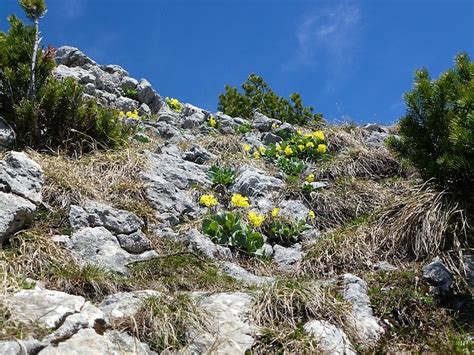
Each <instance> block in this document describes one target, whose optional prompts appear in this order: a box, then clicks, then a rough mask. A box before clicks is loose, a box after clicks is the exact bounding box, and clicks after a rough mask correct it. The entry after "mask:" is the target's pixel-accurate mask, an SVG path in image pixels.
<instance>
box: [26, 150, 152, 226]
mask: <svg viewBox="0 0 474 355" xmlns="http://www.w3.org/2000/svg"><path fill="white" fill-rule="evenodd" d="M142 148H143V146H134V145H131V146H129V147H126V148H124V149H122V150H117V151H105V152H95V153H92V154H90V155H86V156H83V157H81V158H78V159H75V158H69V157H67V156H65V155H63V154H60V153H58V154H57V155H47V154H40V153H37V152H34V151H29V152H28V153H29V155H30V156H31V157H32V158H33V159H34V160H36V161H37V162H38V163H39V164H40V165H41V167H42V168H43V170H44V173H45V186H44V188H43V200H44V202H45V203H46V204H47V205H49V206H51V207H52V208H53V209H60V210H65V211H67V210H68V209H69V206H70V205H71V204H79V203H81V202H83V201H84V200H87V199H93V200H98V201H103V202H107V203H110V204H112V205H113V206H114V207H117V208H122V209H126V210H129V211H131V212H134V213H136V214H137V215H139V216H140V217H142V218H146V219H153V218H154V213H153V210H152V208H151V207H150V205H149V204H148V201H147V199H146V194H145V184H144V183H143V181H142V180H141V179H140V176H139V174H140V172H141V171H142V170H143V169H144V168H145V167H146V157H145V155H144V154H142V152H143V151H142Z"/></svg>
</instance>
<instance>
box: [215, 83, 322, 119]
mask: <svg viewBox="0 0 474 355" xmlns="http://www.w3.org/2000/svg"><path fill="white" fill-rule="evenodd" d="M242 89H243V93H241V92H239V90H238V89H237V88H235V87H232V86H229V85H227V86H226V87H225V93H223V94H221V95H220V96H219V106H218V109H219V110H220V111H222V112H224V113H225V114H227V115H230V116H232V117H245V118H249V119H251V118H252V117H253V113H254V111H259V112H260V113H262V114H264V115H266V116H268V117H272V118H276V119H278V120H280V121H282V122H290V123H299V124H305V123H310V122H319V121H321V120H322V115H321V114H319V113H316V114H315V113H313V108H312V107H305V106H303V102H302V100H301V96H300V94H298V93H293V94H291V95H290V100H287V99H285V98H284V97H281V96H278V95H277V94H275V92H274V91H273V90H272V89H271V88H270V87H269V86H268V84H267V83H266V82H265V81H264V80H263V78H262V77H260V76H258V75H256V74H250V75H249V77H248V79H247V81H245V82H244V83H243V84H242Z"/></svg>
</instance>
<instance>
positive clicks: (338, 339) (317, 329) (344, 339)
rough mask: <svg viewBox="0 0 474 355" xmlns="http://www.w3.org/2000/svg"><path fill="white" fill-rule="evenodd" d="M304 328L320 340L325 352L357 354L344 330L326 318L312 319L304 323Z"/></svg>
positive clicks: (342, 354) (319, 343) (320, 348)
mask: <svg viewBox="0 0 474 355" xmlns="http://www.w3.org/2000/svg"><path fill="white" fill-rule="evenodd" d="M304 330H305V331H306V332H308V333H309V334H311V335H312V336H313V337H314V339H315V340H316V341H317V342H318V347H319V350H321V351H322V353H323V354H334V355H356V354H357V352H356V351H355V350H354V348H353V346H352V344H351V342H350V340H349V338H348V336H347V335H346V334H345V333H344V331H343V330H341V329H339V328H338V327H336V326H335V325H333V324H331V323H329V322H328V321H325V320H312V321H309V322H308V323H306V324H305V325H304Z"/></svg>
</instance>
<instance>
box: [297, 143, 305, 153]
mask: <svg viewBox="0 0 474 355" xmlns="http://www.w3.org/2000/svg"><path fill="white" fill-rule="evenodd" d="M298 149H299V150H300V151H301V152H302V151H303V150H304V145H303V144H299V145H298Z"/></svg>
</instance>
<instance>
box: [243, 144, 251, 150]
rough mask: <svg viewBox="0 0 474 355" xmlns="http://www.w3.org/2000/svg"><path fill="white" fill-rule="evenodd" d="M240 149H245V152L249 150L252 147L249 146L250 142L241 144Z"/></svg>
mask: <svg viewBox="0 0 474 355" xmlns="http://www.w3.org/2000/svg"><path fill="white" fill-rule="evenodd" d="M242 149H243V150H244V151H245V152H250V150H251V149H252V147H251V146H250V144H247V143H245V144H243V145H242Z"/></svg>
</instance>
